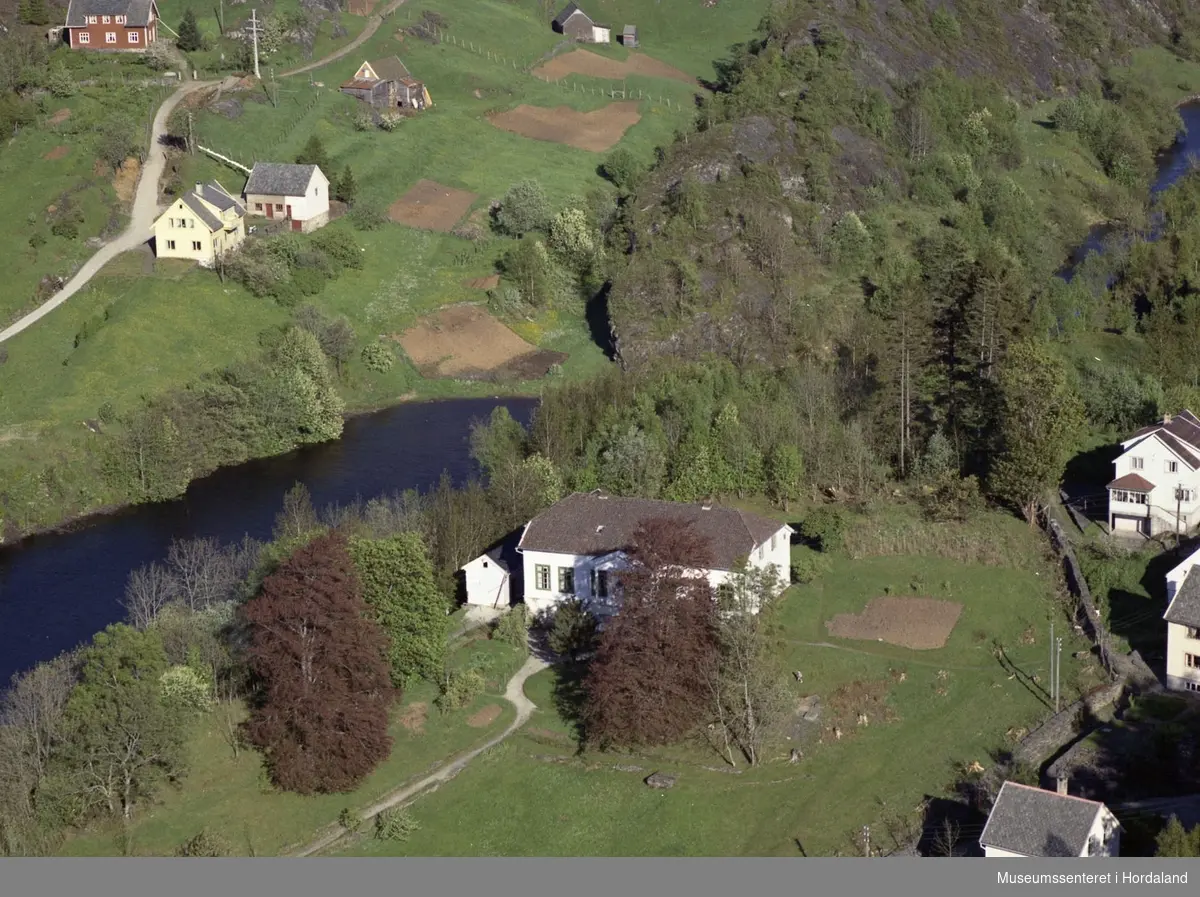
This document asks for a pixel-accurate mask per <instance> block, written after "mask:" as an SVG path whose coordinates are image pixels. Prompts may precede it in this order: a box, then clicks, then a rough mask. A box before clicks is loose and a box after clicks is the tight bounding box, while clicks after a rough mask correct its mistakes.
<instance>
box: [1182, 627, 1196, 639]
mask: <svg viewBox="0 0 1200 897" xmlns="http://www.w3.org/2000/svg"><path fill="white" fill-rule="evenodd" d="M1184 629H1186V630H1187V637H1188V638H1190V639H1200V628H1197V627H1195V626H1185V627H1184Z"/></svg>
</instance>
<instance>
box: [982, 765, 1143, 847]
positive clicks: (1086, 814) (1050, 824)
mask: <svg viewBox="0 0 1200 897" xmlns="http://www.w3.org/2000/svg"><path fill="white" fill-rule="evenodd" d="M1065 789H1066V780H1060V784H1059V790H1058V791H1046V790H1044V789H1042V788H1033V787H1030V786H1029V785H1019V784H1017V783H1016V782H1005V783H1004V784H1003V785H1001V786H1000V793H999V794H998V795H996V803H995V804H994V805H993V806H992V812H991V813H989V814H988V821H987V825H985V826H984V827H983V834H982V835H980V836H979V846H980V847H982V848H983V854H984V856H988V857H1115V856H1119V855H1120V847H1121V824H1120V822H1118V821H1117V817H1116V816H1114V815H1113V813H1112V811H1111V810H1109V809H1108V807H1106V806H1105V805H1104V804H1102V803H1100V802H1099V801H1094V800H1084V799H1083V798H1082V797H1073V796H1071V795H1069V794H1067V793H1065Z"/></svg>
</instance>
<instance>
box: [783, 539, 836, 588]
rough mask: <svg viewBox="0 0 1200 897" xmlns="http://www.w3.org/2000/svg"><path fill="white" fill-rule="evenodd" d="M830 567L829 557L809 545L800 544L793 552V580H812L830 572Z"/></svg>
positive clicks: (800, 581) (804, 581)
mask: <svg viewBox="0 0 1200 897" xmlns="http://www.w3.org/2000/svg"><path fill="white" fill-rule="evenodd" d="M829 567H830V561H829V558H828V557H826V556H825V555H823V554H821V553H820V552H817V551H813V550H812V549H811V548H809V547H808V546H807V545H799V546H797V547H796V549H795V551H794V552H793V554H792V582H799V583H806V582H812V581H813V580H814V579H817V578H818V577H820V576H823V575H824V574H826V573H828V572H829Z"/></svg>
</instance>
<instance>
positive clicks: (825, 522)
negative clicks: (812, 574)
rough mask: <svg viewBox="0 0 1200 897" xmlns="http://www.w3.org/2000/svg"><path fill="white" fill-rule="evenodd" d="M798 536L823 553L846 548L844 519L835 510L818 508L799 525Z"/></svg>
mask: <svg viewBox="0 0 1200 897" xmlns="http://www.w3.org/2000/svg"><path fill="white" fill-rule="evenodd" d="M800 535H801V536H803V537H804V538H805V539H807V540H808V541H810V542H813V543H815V544H816V546H817V548H818V549H820V550H821V551H823V552H827V553H828V552H837V551H841V550H842V549H843V548H845V547H846V518H845V515H843V514H842V512H841V511H839V510H838V509H837V508H818V509H817V510H815V511H813V512H812V513H811V514H809V515H808V517H807V518H805V520H804V521H803V522H802V523H801V524H800Z"/></svg>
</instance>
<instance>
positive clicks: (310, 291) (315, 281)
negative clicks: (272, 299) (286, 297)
mask: <svg viewBox="0 0 1200 897" xmlns="http://www.w3.org/2000/svg"><path fill="white" fill-rule="evenodd" d="M327 279H328V278H327V277H326V276H325V274H324V272H322V271H320V270H318V269H317V268H297V269H296V270H295V271H293V272H292V285H293V286H295V288H296V289H297V290H298V291H299V293H300V295H301V296H316V295H317V294H318V293H320V292H321V291H322V290H323V289H325V281H326V280H327ZM279 298H280V296H278V295H277V296H276V299H279ZM280 304H283V303H282V302H281V303H280Z"/></svg>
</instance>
